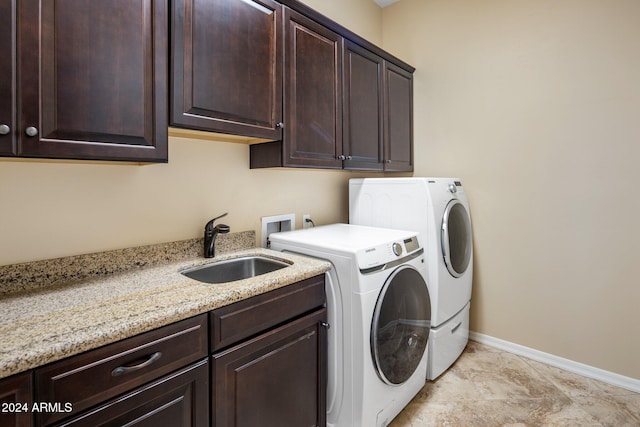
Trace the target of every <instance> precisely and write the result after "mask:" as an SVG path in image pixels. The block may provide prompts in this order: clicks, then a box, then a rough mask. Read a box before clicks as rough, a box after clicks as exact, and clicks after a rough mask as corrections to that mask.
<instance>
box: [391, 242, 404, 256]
mask: <svg viewBox="0 0 640 427" xmlns="http://www.w3.org/2000/svg"><path fill="white" fill-rule="evenodd" d="M391 249H393V253H394V254H395V255H396V256H400V255H402V245H401V244H400V243H398V242H395V243H394V244H393V246H391Z"/></svg>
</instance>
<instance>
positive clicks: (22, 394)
mask: <svg viewBox="0 0 640 427" xmlns="http://www.w3.org/2000/svg"><path fill="white" fill-rule="evenodd" d="M32 381H33V378H32V373H31V372H23V373H20V374H16V375H13V376H11V377H9V378H4V379H2V380H0V406H1V407H2V408H1V410H0V426H2V427H5V426H15V427H29V426H32V425H33V420H32V417H31V408H32V404H33V399H32V397H31V396H32V394H31V390H32V386H31V384H32Z"/></svg>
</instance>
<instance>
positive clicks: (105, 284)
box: [0, 248, 330, 378]
mask: <svg viewBox="0 0 640 427" xmlns="http://www.w3.org/2000/svg"><path fill="white" fill-rule="evenodd" d="M246 255H262V256H266V257H269V258H276V259H281V260H284V261H287V262H290V263H292V265H291V266H290V267H286V268H283V269H280V270H277V271H274V272H271V273H267V274H263V275H260V276H257V277H254V278H250V279H244V280H238V281H235V282H229V283H225V284H217V285H212V284H205V283H201V282H198V281H196V280H192V279H189V278H187V277H185V276H183V275H182V274H180V273H179V271H180V270H183V269H185V268H188V267H192V266H195V265H199V264H206V263H210V262H213V261H217V260H224V259H230V258H236V257H240V256H246ZM178 258H182V259H179V260H172V259H169V260H164V261H165V262H161V263H158V264H159V265H151V266H145V267H138V268H134V269H124V271H121V272H120V271H118V272H115V273H114V272H111V273H109V274H92V275H89V277H85V276H86V275H85V276H82V277H81V278H77V277H75V276H74V279H73V280H71V281H70V283H60V280H59V278H58V279H56V280H53V281H52V283H53V284H52V285H49V286H43V285H40V286H37V287H34V288H24V287H23V288H20V289H19V291H17V292H13V293H8V292H6V293H4V295H0V298H1V299H0V319H1V324H0V337H1V338H0V342H1V345H0V378H4V377H8V376H10V375H13V374H16V373H19V372H22V371H26V370H29V369H32V368H35V367H38V366H42V365H44V364H47V363H50V362H53V361H56V360H60V359H63V358H65V357H68V356H72V355H74V354H78V353H81V352H84V351H87V350H91V349H94V348H97V347H99V346H102V345H105V344H110V343H113V342H115V341H118V340H121V339H124V338H128V337H131V336H133V335H136V334H139V333H142V332H146V331H150V330H152V329H156V328H158V327H161V326H164V325H167V324H170V323H173V322H176V321H179V320H182V319H186V318H188V317H192V316H195V315H198V314H201V313H206V312H207V311H209V310H213V309H215V308H218V307H222V306H224V305H228V304H231V303H233V302H236V301H239V300H242V299H245V298H249V297H251V296H254V295H258V294H261V293H264V292H268V291H270V290H273V289H277V288H279V287H282V286H286V285H289V284H292V283H294V282H297V281H300V280H304V279H306V278H309V277H313V276H316V275H318V274H322V273H324V272H326V271H327V270H329V268H330V264H329V263H328V262H326V261H322V260H317V259H313V258H308V257H303V256H298V255H293V254H288V253H282V252H275V251H272V250H268V249H262V248H248V249H243V250H230V251H227V253H223V254H221V255H217V256H216V258H213V259H205V258H202V257H198V256H195V257H194V256H191V255H182V256H181V257H178ZM135 264H136V265H138V266H139V265H140V261H136V263H135ZM143 264H145V265H148V264H147V263H146V262H144V263H143ZM150 264H154V263H150ZM11 271H13V272H14V275H15V274H16V273H15V269H13V270H11ZM3 274H4V275H6V274H8V273H6V269H5V271H2V269H0V275H3ZM63 276H64V275H63ZM65 277H66V276H65ZM62 282H65V281H64V280H62ZM66 282H69V281H68V280H67V281H66Z"/></svg>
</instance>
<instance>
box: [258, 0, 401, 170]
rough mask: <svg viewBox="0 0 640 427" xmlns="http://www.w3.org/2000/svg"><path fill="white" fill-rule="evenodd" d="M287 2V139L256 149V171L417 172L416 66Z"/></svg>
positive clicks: (297, 4) (316, 14) (291, 0)
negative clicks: (414, 121)
mask: <svg viewBox="0 0 640 427" xmlns="http://www.w3.org/2000/svg"><path fill="white" fill-rule="evenodd" d="M282 3H284V4H285V6H286V7H285V19H284V21H285V24H284V27H285V29H284V39H285V69H284V104H283V108H284V135H283V139H282V140H281V141H277V142H270V143H262V144H253V145H251V149H250V151H251V163H250V164H251V167H252V168H262V167H278V166H285V167H287V166H289V167H316V168H334V169H351V170H367V171H412V170H413V161H412V159H413V151H412V150H413V141H412V139H413V130H412V126H413V118H412V114H413V107H412V105H411V103H412V102H413V100H412V90H413V88H412V76H413V74H412V73H413V71H414V69H413V67H411V66H410V65H408V64H405V63H403V62H402V61H400V60H398V59H397V58H395V57H393V56H392V55H389V54H388V53H386V52H384V51H383V50H381V49H379V48H377V47H376V46H374V45H372V44H371V43H369V42H367V41H366V40H364V39H362V38H360V37H359V36H357V35H355V34H353V33H351V32H350V31H349V30H347V29H345V28H343V27H341V26H340V25H338V24H336V23H335V22H333V21H331V20H329V19H327V18H326V17H323V16H322V15H319V14H318V13H317V12H315V11H314V10H313V9H311V8H309V7H307V6H305V5H303V4H301V3H300V2H298V1H295V0H282ZM401 103H404V104H403V105H400V104H401Z"/></svg>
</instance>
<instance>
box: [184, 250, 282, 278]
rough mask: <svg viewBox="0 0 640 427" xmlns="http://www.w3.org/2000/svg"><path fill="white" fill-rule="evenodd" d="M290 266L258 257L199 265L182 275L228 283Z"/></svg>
mask: <svg viewBox="0 0 640 427" xmlns="http://www.w3.org/2000/svg"><path fill="white" fill-rule="evenodd" d="M290 265H291V264H287V263H286V262H284V261H278V260H275V259H271V258H267V257H263V256H259V255H256V256H246V257H242V258H233V259H228V260H225V261H218V262H214V263H211V264H205V265H199V266H197V267H192V268H189V269H187V270H183V271H181V272H180V273H182V274H183V275H185V276H187V277H189V278H191V279H194V280H198V281H200V282H204V283H226V282H233V281H235V280H242V279H248V278H249V277H255V276H259V275H261V274H266V273H271V272H272V271H276V270H280V269H281V268H285V267H289V266H290Z"/></svg>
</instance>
